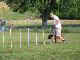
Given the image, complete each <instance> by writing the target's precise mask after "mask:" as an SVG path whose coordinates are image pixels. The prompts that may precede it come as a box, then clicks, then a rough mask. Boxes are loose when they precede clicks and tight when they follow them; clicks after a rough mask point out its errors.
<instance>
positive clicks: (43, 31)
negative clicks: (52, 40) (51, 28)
mask: <svg viewBox="0 0 80 60" xmlns="http://www.w3.org/2000/svg"><path fill="white" fill-rule="evenodd" d="M43 39H44V30H43ZM44 44H45V40H44Z"/></svg>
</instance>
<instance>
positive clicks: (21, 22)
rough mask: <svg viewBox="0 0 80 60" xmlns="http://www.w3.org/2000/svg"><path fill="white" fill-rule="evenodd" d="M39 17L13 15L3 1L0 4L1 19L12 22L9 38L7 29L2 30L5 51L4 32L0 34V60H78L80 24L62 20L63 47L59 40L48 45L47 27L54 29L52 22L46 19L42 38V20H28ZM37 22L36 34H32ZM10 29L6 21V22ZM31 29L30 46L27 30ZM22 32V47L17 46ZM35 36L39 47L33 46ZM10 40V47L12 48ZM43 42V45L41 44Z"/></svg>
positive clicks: (31, 14) (75, 21) (79, 52)
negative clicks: (11, 20)
mask: <svg viewBox="0 0 80 60" xmlns="http://www.w3.org/2000/svg"><path fill="white" fill-rule="evenodd" d="M35 16H36V17H38V15H37V14H35V13H30V12H26V13H25V14H20V13H18V12H12V11H11V10H10V8H9V7H7V5H6V4H5V3H4V2H0V17H3V18H4V19H17V20H13V22H12V24H13V26H14V28H15V29H14V28H13V29H12V34H11V39H10V32H9V29H8V30H6V31H4V48H3V32H0V60H80V21H79V20H71V21H69V20H61V24H62V27H63V29H62V33H63V34H65V36H64V39H66V40H67V43H66V44H63V43H62V41H61V40H60V39H58V43H57V44H49V43H50V42H51V40H50V39H47V38H48V35H49V34H50V27H52V26H53V23H52V22H53V20H48V21H47V22H48V23H47V26H48V27H47V29H44V39H43V33H42V32H43V30H42V29H41V28H42V20H27V19H30V18H31V17H34V18H35ZM35 22H36V31H35ZM6 24H8V26H9V21H7V22H6ZM28 27H29V28H30V35H29V41H30V43H29V45H28V32H27V31H28V30H27V28H28ZM19 28H22V31H21V45H22V46H21V47H20V30H19ZM36 33H37V40H38V43H37V44H38V45H36ZM11 40H12V48H11ZM44 40H45V42H46V44H44Z"/></svg>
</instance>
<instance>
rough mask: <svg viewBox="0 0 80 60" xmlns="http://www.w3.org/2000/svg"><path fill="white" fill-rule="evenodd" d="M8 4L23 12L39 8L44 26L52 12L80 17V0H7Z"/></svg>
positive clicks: (74, 17)
mask: <svg viewBox="0 0 80 60" xmlns="http://www.w3.org/2000/svg"><path fill="white" fill-rule="evenodd" d="M6 4H7V5H8V6H9V7H10V8H11V9H12V10H13V11H14V12H19V13H21V14H23V13H25V12H26V11H31V12H35V10H37V11H38V13H41V14H42V22H43V23H42V26H43V27H44V28H46V27H47V20H48V17H49V14H50V13H51V12H52V13H54V14H56V15H58V17H60V18H62V19H80V0H6Z"/></svg>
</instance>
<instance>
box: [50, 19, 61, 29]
mask: <svg viewBox="0 0 80 60" xmlns="http://www.w3.org/2000/svg"><path fill="white" fill-rule="evenodd" d="M58 22H60V20H58V21H57V22H55V24H54V26H52V28H51V29H53V27H55V25H56V24H57V23H58Z"/></svg>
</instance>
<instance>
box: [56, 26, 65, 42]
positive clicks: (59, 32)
mask: <svg viewBox="0 0 80 60" xmlns="http://www.w3.org/2000/svg"><path fill="white" fill-rule="evenodd" d="M57 36H58V37H59V38H60V39H61V40H62V41H63V43H66V40H64V38H62V37H61V28H59V29H57Z"/></svg>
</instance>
